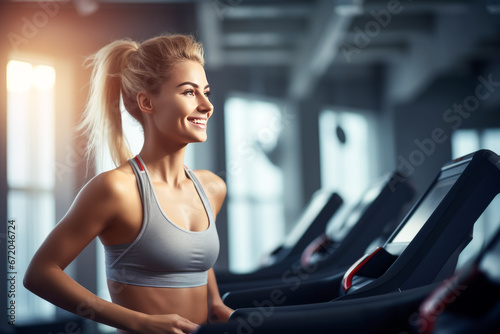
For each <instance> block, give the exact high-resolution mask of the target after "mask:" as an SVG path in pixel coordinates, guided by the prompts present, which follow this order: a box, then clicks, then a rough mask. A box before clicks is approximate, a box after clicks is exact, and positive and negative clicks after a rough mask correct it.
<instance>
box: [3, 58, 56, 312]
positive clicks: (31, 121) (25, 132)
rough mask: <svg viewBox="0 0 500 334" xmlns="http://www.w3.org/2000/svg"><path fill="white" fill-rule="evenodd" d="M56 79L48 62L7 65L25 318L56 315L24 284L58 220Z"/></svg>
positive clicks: (12, 208) (13, 202)
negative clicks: (30, 268)
mask: <svg viewBox="0 0 500 334" xmlns="http://www.w3.org/2000/svg"><path fill="white" fill-rule="evenodd" d="M55 78H56V73H55V69H54V68H53V67H51V66H47V65H45V64H40V63H38V62H26V61H21V60H17V59H16V60H14V59H13V60H10V61H9V62H8V64H7V183H8V193H7V210H8V212H7V215H8V217H9V219H12V220H15V225H16V254H15V256H16V268H15V272H17V277H18V278H19V279H18V283H17V284H18V289H17V291H16V306H17V307H16V313H17V319H23V320H28V319H33V318H42V317H43V318H50V317H52V316H55V306H53V305H52V304H50V303H48V302H46V301H45V300H43V299H41V298H39V297H38V296H35V295H34V294H32V293H31V292H29V291H27V290H26V289H22V288H20V287H19V284H20V282H21V280H22V277H24V274H25V272H26V268H27V265H28V263H29V261H30V260H31V258H32V257H33V255H34V253H35V251H36V250H37V249H38V247H39V246H40V244H41V243H42V242H43V240H44V239H45V237H46V236H47V235H48V233H49V232H50V231H51V230H52V228H53V227H54V224H55V200H54V189H55V170H54V166H53V162H54V161H55V126H54V123H55V112H54V109H55V108H54V84H55ZM9 271H12V270H9Z"/></svg>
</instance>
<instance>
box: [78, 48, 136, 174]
mask: <svg viewBox="0 0 500 334" xmlns="http://www.w3.org/2000/svg"><path fill="white" fill-rule="evenodd" d="M136 50H137V44H136V43H135V42H133V41H128V40H120V41H115V42H113V43H111V44H109V45H107V46H105V47H103V48H102V49H101V50H99V51H98V52H97V53H96V54H94V55H92V56H90V57H89V58H87V60H86V61H85V62H86V63H88V65H87V67H93V69H92V76H91V86H90V93H89V100H88V102H87V107H86V109H85V112H84V115H83V119H82V122H81V123H80V126H79V129H80V130H83V134H84V135H86V136H87V137H88V147H87V158H88V159H89V160H90V159H92V158H98V157H99V158H101V161H102V158H103V156H104V147H103V146H105V143H107V146H108V149H109V152H110V153H111V158H112V160H113V163H114V164H115V165H116V166H118V165H120V164H122V163H124V162H126V161H127V160H128V159H130V158H132V153H131V151H130V148H129V145H128V143H127V141H126V138H125V137H124V136H123V130H122V119H121V113H120V92H121V76H120V74H121V72H122V70H123V68H124V67H126V66H127V56H128V55H129V54H130V53H131V52H134V51H136Z"/></svg>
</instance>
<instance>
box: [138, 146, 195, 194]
mask: <svg viewBox="0 0 500 334" xmlns="http://www.w3.org/2000/svg"><path fill="white" fill-rule="evenodd" d="M186 146H187V145H183V146H180V147H172V148H167V147H164V146H158V145H147V143H144V146H143V147H142V150H141V152H140V153H139V155H140V156H141V158H142V160H143V161H144V163H145V164H146V167H147V169H148V172H149V174H150V176H151V179H152V180H155V181H158V182H164V183H167V184H168V185H170V186H173V187H175V186H178V185H179V184H180V183H181V182H182V181H184V180H185V179H186V174H185V172H184V154H185V152H186Z"/></svg>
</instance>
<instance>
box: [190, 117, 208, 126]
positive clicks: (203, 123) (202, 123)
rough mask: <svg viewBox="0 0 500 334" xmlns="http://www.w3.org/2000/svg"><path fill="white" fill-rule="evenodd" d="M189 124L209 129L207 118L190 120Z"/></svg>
mask: <svg viewBox="0 0 500 334" xmlns="http://www.w3.org/2000/svg"><path fill="white" fill-rule="evenodd" d="M188 122H189V123H191V124H192V125H194V126H196V127H198V128H201V129H206V127H207V119H206V118H188Z"/></svg>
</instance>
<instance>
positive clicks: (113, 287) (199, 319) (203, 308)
mask: <svg viewBox="0 0 500 334" xmlns="http://www.w3.org/2000/svg"><path fill="white" fill-rule="evenodd" d="M108 288H109V292H110V295H111V299H112V301H113V302H114V303H116V304H119V305H121V306H124V307H126V308H129V309H132V310H135V311H138V312H142V313H146V314H178V315H180V316H182V317H184V318H187V319H188V320H191V321H192V322H194V323H196V324H199V325H202V324H204V323H206V321H207V286H206V285H202V286H197V287H192V288H158V287H145V286H137V285H129V284H124V283H118V282H115V281H111V280H108ZM118 333H119V334H125V333H129V332H127V331H123V330H118Z"/></svg>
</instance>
